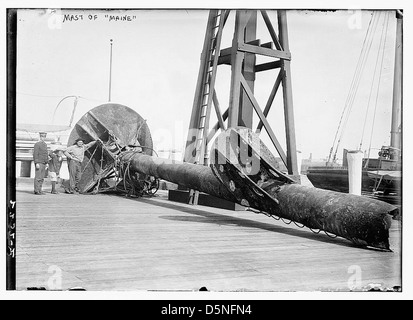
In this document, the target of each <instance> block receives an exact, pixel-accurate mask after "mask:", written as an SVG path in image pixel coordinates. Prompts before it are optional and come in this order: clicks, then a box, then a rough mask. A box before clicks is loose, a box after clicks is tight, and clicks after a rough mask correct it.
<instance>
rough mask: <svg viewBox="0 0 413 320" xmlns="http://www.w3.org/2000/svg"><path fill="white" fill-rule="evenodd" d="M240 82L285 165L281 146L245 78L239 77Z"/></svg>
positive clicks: (285, 157) (285, 161) (284, 156)
mask: <svg viewBox="0 0 413 320" xmlns="http://www.w3.org/2000/svg"><path fill="white" fill-rule="evenodd" d="M240 81H241V85H242V87H243V88H244V90H245V92H246V94H247V96H248V98H249V99H250V101H251V103H252V106H253V107H254V109H255V111H256V112H257V114H258V117H259V118H260V120H261V121H262V122H263V123H264V127H265V130H267V133H268V135H269V136H270V139H271V141H272V143H273V144H274V146H275V148H276V149H277V151H278V154H279V155H280V157H281V160H282V161H283V162H284V164H285V165H287V156H286V154H285V152H284V150H283V149H282V147H281V144H280V143H279V142H278V140H277V138H276V136H275V134H274V132H273V131H272V129H271V126H270V124H269V123H268V121H267V119H266V118H265V116H264V114H263V112H262V111H261V108H260V106H259V105H258V102H257V100H256V99H255V97H254V94H253V93H252V91H251V89H250V87H249V86H248V83H247V81H246V80H245V78H244V77H243V76H242V75H241V78H240Z"/></svg>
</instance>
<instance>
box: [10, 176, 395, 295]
mask: <svg viewBox="0 0 413 320" xmlns="http://www.w3.org/2000/svg"><path fill="white" fill-rule="evenodd" d="M29 180H30V181H31V179H29ZM32 189H33V188H32V185H31V184H30V183H27V182H25V183H22V182H19V183H18V184H17V187H16V192H17V206H16V210H17V261H16V263H17V267H16V273H17V279H16V281H17V289H18V290H26V289H27V288H29V287H45V288H46V289H58V290H59V289H61V290H67V289H69V288H73V287H82V288H84V289H86V290H88V291H113V290H116V291H130V290H134V291H135V290H139V291H140V290H146V291H152V290H154V291H158V290H159V291H164V290H165V291H169V290H171V291H182V290H183V291H186V290H187V291H198V290H199V289H200V288H201V287H206V288H207V289H208V290H210V291H215V292H234V291H236V292H240V291H242V292H250V291H251V292H255V291H259V292H287V291H345V292H348V291H350V288H352V289H354V290H355V291H360V290H366V289H368V288H369V286H371V285H372V284H374V285H377V284H380V285H381V287H382V288H394V287H395V286H401V284H402V283H401V223H400V221H397V220H393V223H392V227H391V230H390V243H391V248H392V250H393V252H382V251H379V250H373V249H366V248H359V247H355V246H354V245H353V244H352V243H351V242H349V241H347V240H345V239H342V238H335V239H332V238H329V237H328V236H327V235H325V234H324V233H320V234H314V233H313V232H311V231H310V230H309V229H307V228H302V229H301V228H299V227H298V226H296V225H294V224H293V223H291V224H289V225H287V224H285V223H283V222H282V221H277V220H274V219H272V218H269V217H266V216H264V215H261V214H255V213H252V212H249V211H229V210H223V209H217V208H210V207H204V206H191V205H187V204H182V203H175V202H171V201H168V200H167V191H163V190H160V191H159V193H158V195H157V196H156V197H154V198H126V197H123V196H117V195H103V194H99V195H69V194H64V193H61V194H59V195H52V194H50V193H48V194H46V195H44V196H36V195H34V194H33V192H32ZM45 189H46V191H48V187H47V186H46V187H45ZM49 192H50V189H49Z"/></svg>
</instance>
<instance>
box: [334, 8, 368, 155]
mask: <svg viewBox="0 0 413 320" xmlns="http://www.w3.org/2000/svg"><path fill="white" fill-rule="evenodd" d="M375 17H376V15H375V12H373V14H372V16H371V18H370V22H369V25H368V27H367V32H366V36H365V37H364V41H363V45H362V48H361V52H360V55H359V58H358V62H357V66H356V72H355V73H354V75H353V79H352V81H351V84H350V92H351V88H352V87H353V85H354V81H355V78H356V74H357V70H358V69H359V66H360V63H361V61H362V56H363V54H364V51H365V48H366V42H367V39H368V37H369V35H370V33H371V27H372V21H373V20H375V19H376V18H375ZM350 92H349V94H350ZM348 99H349V95H348V96H347V99H346V102H345V104H344V109H343V112H342V114H341V117H340V121H339V125H338V128H337V131H336V134H335V137H334V141H333V146H332V147H331V150H330V154H329V157H328V160H327V163H328V162H330V160H331V155H332V153H333V150H334V145H335V144H336V141H337V135H338V132H339V131H340V127H341V123H342V120H343V116H344V113H345V110H346V108H347V103H348Z"/></svg>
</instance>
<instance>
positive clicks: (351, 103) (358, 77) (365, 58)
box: [333, 13, 380, 161]
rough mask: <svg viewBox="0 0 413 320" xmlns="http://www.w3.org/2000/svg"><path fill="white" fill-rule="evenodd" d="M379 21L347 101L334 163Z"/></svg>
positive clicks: (376, 23) (374, 25) (374, 26)
mask: <svg viewBox="0 0 413 320" xmlns="http://www.w3.org/2000/svg"><path fill="white" fill-rule="evenodd" d="M379 15H380V13H379ZM379 20H380V16H379V17H378V18H376V16H375V19H374V22H373V28H372V29H373V31H372V32H371V33H370V39H368V41H367V42H366V44H367V45H368V47H367V49H366V50H365V51H364V56H363V58H362V60H361V64H360V67H359V69H358V70H357V75H356V81H355V83H354V86H353V88H352V89H351V90H350V93H349V96H348V99H347V101H346V103H347V105H346V106H345V109H347V113H346V117H345V120H344V125H343V127H342V129H341V133H340V137H339V139H338V143H337V148H336V151H335V153H334V158H333V161H335V159H336V156H337V151H338V148H339V146H340V142H341V140H342V138H343V135H344V132H345V129H346V127H347V123H348V120H349V118H350V114H351V111H352V109H353V105H354V100H355V97H356V94H357V92H358V88H359V86H360V80H361V77H362V74H363V71H364V68H365V66H366V62H367V58H368V56H369V53H370V50H371V46H372V44H373V35H374V34H375V33H376V30H377V26H378V22H379Z"/></svg>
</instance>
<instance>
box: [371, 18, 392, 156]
mask: <svg viewBox="0 0 413 320" xmlns="http://www.w3.org/2000/svg"><path fill="white" fill-rule="evenodd" d="M388 27H389V14H387V24H386V33H385V38H384V44H383V49H382V51H383V54H382V57H381V64H380V74H379V82H378V84H377V92H376V102H375V106H374V116H373V124H372V126H371V134H370V143H369V152H368V157H367V158H370V151H371V143H372V140H373V132H374V124H375V122H376V113H377V101H378V98H379V92H380V84H381V75H382V72H383V62H384V51H385V47H386V41H387V30H388ZM383 30H384V28H383Z"/></svg>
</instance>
